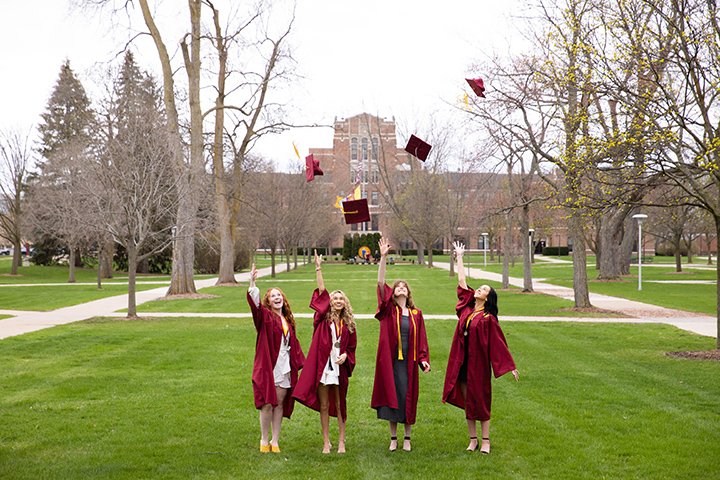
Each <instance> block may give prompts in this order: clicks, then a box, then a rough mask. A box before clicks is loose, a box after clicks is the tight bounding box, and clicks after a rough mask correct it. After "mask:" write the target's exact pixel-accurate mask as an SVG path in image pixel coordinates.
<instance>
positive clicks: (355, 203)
mask: <svg viewBox="0 0 720 480" xmlns="http://www.w3.org/2000/svg"><path fill="white" fill-rule="evenodd" d="M342 208H343V215H345V224H346V225H350V224H351V223H362V222H369V221H370V210H369V209H368V203H367V198H361V199H360V200H346V201H344V202H342Z"/></svg>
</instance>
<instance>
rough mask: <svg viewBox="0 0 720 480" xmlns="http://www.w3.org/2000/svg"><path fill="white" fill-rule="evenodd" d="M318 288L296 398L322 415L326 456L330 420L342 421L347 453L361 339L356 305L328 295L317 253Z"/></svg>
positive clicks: (340, 450) (312, 302)
mask: <svg viewBox="0 0 720 480" xmlns="http://www.w3.org/2000/svg"><path fill="white" fill-rule="evenodd" d="M315 276H316V279H317V286H318V288H317V289H315V291H314V292H313V296H312V300H310V308H312V309H313V310H315V315H314V319H313V328H314V331H313V336H312V341H311V342H310V349H309V350H308V355H307V359H306V360H305V368H304V369H303V373H302V375H300V380H298V384H297V387H296V388H295V393H293V396H294V397H295V398H296V399H297V400H298V401H299V402H300V403H302V404H303V405H306V406H308V407H310V408H312V409H313V410H317V411H319V412H320V428H321V429H322V435H323V450H322V452H323V453H330V449H331V448H332V445H331V444H330V432H329V430H330V417H337V419H338V450H337V451H338V453H345V423H346V421H347V406H346V398H347V392H348V384H349V380H350V377H351V376H352V372H353V369H354V368H355V348H356V346H357V335H356V332H355V319H354V317H353V312H352V305H350V300H349V299H348V297H347V295H345V293H344V292H343V291H342V290H335V291H334V292H332V293H329V294H328V291H327V290H326V289H325V281H324V280H323V275H322V257H321V256H318V254H317V252H315Z"/></svg>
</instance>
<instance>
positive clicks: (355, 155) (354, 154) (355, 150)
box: [350, 138, 358, 160]
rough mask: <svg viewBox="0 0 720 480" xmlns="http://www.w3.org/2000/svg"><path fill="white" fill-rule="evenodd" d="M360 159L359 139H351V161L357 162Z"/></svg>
mask: <svg viewBox="0 0 720 480" xmlns="http://www.w3.org/2000/svg"><path fill="white" fill-rule="evenodd" d="M357 158H358V145H357V138H351V139H350V160H357Z"/></svg>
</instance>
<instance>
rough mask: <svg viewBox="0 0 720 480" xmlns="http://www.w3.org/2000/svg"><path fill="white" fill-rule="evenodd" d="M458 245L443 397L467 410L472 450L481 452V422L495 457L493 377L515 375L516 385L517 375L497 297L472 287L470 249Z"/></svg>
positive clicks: (484, 288) (487, 450)
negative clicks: (466, 265) (467, 266)
mask: <svg viewBox="0 0 720 480" xmlns="http://www.w3.org/2000/svg"><path fill="white" fill-rule="evenodd" d="M453 246H454V247H455V256H456V258H457V271H458V289H457V295H458V303H457V306H456V307H455V309H456V312H457V316H458V324H457V327H456V328H455V334H454V335H453V340H452V345H451V346H450V356H449V358H448V366H447V370H446V371H445V387H444V388H443V397H442V398H443V403H445V402H447V403H449V404H451V405H455V406H456V407H459V408H462V409H464V410H465V418H466V419H467V425H468V432H469V434H470V445H468V447H467V450H470V451H474V450H477V448H478V440H477V428H476V422H477V420H480V427H481V430H482V446H481V448H480V452H481V453H486V454H487V453H490V403H491V401H492V387H491V384H490V380H491V376H492V374H493V373H494V374H495V378H497V377H500V376H502V375H505V374H506V373H507V372H512V374H513V376H514V377H515V380H516V381H517V379H518V371H517V370H516V369H515V362H514V361H513V358H512V355H511V354H510V350H509V349H508V346H507V342H506V341H505V335H504V334H503V331H502V329H501V328H500V324H499V323H498V320H497V314H498V309H497V293H495V290H494V289H493V288H492V287H490V286H488V285H482V286H481V287H480V288H478V289H477V290H473V289H472V288H470V287H468V286H467V283H466V282H465V270H464V269H463V260H462V257H463V254H464V253H465V246H464V245H462V244H461V243H458V242H455V243H454V244H453ZM491 368H492V371H491Z"/></svg>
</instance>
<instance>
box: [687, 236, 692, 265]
mask: <svg viewBox="0 0 720 480" xmlns="http://www.w3.org/2000/svg"><path fill="white" fill-rule="evenodd" d="M685 243H686V244H687V249H688V250H687V263H689V264H690V263H692V261H693V259H692V240H691V239H690V237H689V236H688V239H687V241H686V242H685Z"/></svg>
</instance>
